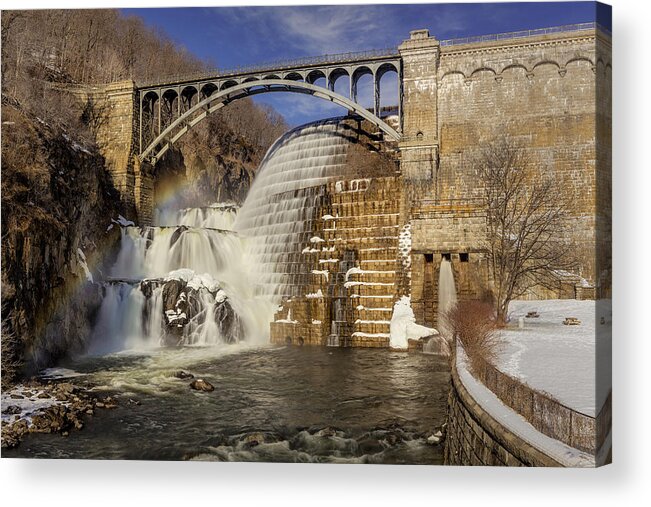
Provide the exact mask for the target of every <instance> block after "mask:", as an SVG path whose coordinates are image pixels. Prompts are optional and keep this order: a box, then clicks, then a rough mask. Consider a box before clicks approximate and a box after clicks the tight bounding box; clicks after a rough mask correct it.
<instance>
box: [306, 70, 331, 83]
mask: <svg viewBox="0 0 651 507" xmlns="http://www.w3.org/2000/svg"><path fill="white" fill-rule="evenodd" d="M321 78H323V79H326V75H325V72H323V71H322V70H320V69H315V70H313V71H310V72H308V74H307V76H305V82H306V83H309V84H314V83H316V82H317V81H318V80H319V79H321ZM326 86H327V81H326Z"/></svg>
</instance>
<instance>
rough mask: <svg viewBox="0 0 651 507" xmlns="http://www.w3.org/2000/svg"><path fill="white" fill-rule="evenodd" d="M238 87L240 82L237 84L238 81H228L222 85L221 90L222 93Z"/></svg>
mask: <svg viewBox="0 0 651 507" xmlns="http://www.w3.org/2000/svg"><path fill="white" fill-rule="evenodd" d="M237 85H238V82H237V81H235V80H234V79H229V80H228V81H224V82H223V83H222V85H221V87H220V88H219V90H220V91H221V90H225V89H226V88H231V87H233V86H237Z"/></svg>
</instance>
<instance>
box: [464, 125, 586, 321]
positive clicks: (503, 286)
mask: <svg viewBox="0 0 651 507" xmlns="http://www.w3.org/2000/svg"><path fill="white" fill-rule="evenodd" d="M473 164H474V166H475V168H476V169H477V171H478V173H479V177H480V179H481V182H482V184H483V188H484V192H483V201H484V202H483V206H484V209H485V210H486V219H487V245H486V250H487V251H488V257H489V267H490V270H491V274H492V277H493V281H494V296H495V311H496V315H497V319H498V322H505V321H506V318H507V312H508V308H509V303H510V302H511V301H512V300H513V299H517V298H518V297H521V296H523V295H524V294H525V293H526V291H527V290H529V289H531V288H532V287H535V286H543V287H546V288H549V289H554V288H556V287H557V284H558V275H559V273H563V272H565V271H567V270H572V269H573V268H574V267H575V264H576V262H575V260H574V255H573V247H572V245H571V244H570V243H569V242H567V241H566V239H565V235H566V232H567V228H568V225H569V224H568V219H569V210H570V205H571V198H569V197H568V194H567V192H566V191H565V190H564V189H563V188H562V186H561V182H559V181H558V180H557V179H555V178H554V175H553V174H550V172H549V171H545V170H543V169H544V168H542V167H541V166H540V165H539V164H535V163H534V162H533V160H532V158H531V156H530V155H529V153H528V152H527V151H526V150H525V149H524V148H523V147H522V146H521V145H519V144H518V143H517V142H515V141H514V140H512V139H510V138H507V137H499V138H497V139H496V140H494V141H493V142H490V143H488V144H486V145H485V146H484V148H483V149H482V150H481V152H480V154H479V155H478V156H477V157H476V158H475V159H474V160H473Z"/></svg>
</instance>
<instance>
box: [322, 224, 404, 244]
mask: <svg viewBox="0 0 651 507" xmlns="http://www.w3.org/2000/svg"><path fill="white" fill-rule="evenodd" d="M399 232H400V230H399V227H398V226H397V225H388V226H381V227H376V226H373V227H351V228H341V229H325V230H323V231H321V234H322V236H321V237H322V238H323V239H325V240H326V241H329V240H332V239H334V238H340V239H345V240H347V239H353V238H373V237H387V236H390V237H396V238H397V237H398V234H399Z"/></svg>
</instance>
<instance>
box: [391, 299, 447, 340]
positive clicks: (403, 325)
mask: <svg viewBox="0 0 651 507" xmlns="http://www.w3.org/2000/svg"><path fill="white" fill-rule="evenodd" d="M390 330H391V341H390V345H391V348H394V349H403V350H406V349H407V347H408V345H409V341H408V340H409V339H412V340H417V339H419V338H424V337H425V336H431V335H437V334H438V331H437V330H436V329H434V328H431V327H425V326H421V325H419V324H416V317H415V316H414V311H413V310H412V309H411V298H410V297H409V296H402V297H401V298H400V299H399V300H398V301H396V304H395V305H394V306H393V315H392V316H391V325H390Z"/></svg>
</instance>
